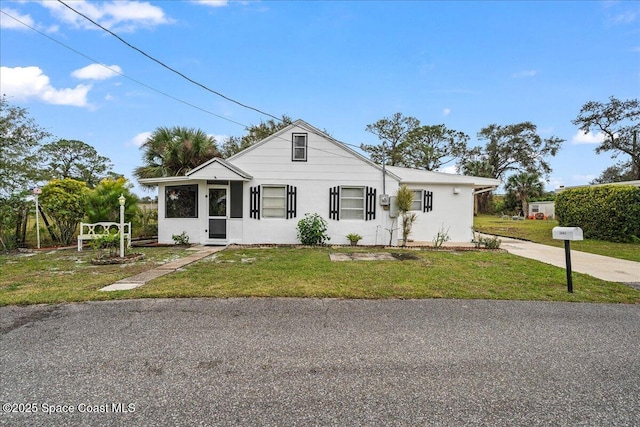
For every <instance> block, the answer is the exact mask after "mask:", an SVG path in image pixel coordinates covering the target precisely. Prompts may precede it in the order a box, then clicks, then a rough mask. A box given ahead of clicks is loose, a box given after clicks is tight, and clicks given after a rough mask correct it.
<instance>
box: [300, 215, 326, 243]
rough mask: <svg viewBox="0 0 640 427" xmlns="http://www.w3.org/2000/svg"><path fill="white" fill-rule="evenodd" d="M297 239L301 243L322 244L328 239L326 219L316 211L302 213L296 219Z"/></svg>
mask: <svg viewBox="0 0 640 427" xmlns="http://www.w3.org/2000/svg"><path fill="white" fill-rule="evenodd" d="M298 239H299V240H300V242H301V243H302V244H303V245H324V244H325V243H326V242H328V241H329V240H330V237H329V236H328V235H327V221H326V220H325V219H324V218H322V217H321V216H320V215H318V214H317V213H314V214H308V213H307V214H304V218H302V219H301V220H300V221H298Z"/></svg>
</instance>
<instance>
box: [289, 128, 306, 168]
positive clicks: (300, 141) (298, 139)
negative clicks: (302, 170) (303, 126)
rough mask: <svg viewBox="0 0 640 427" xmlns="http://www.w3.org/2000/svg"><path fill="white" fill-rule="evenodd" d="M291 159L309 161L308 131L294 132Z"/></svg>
mask: <svg viewBox="0 0 640 427" xmlns="http://www.w3.org/2000/svg"><path fill="white" fill-rule="evenodd" d="M291 160H292V161H294V162H306V161H307V134H306V133H294V134H293V141H292V148H291Z"/></svg>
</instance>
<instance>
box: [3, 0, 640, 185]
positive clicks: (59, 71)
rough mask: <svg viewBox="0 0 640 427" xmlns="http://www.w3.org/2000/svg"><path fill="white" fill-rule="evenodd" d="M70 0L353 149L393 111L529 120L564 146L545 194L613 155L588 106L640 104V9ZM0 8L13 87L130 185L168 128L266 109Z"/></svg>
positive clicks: (223, 88) (485, 120)
mask: <svg viewBox="0 0 640 427" xmlns="http://www.w3.org/2000/svg"><path fill="white" fill-rule="evenodd" d="M66 3H68V4H69V5H70V6H71V7H73V8H74V9H77V10H79V11H81V12H82V13H85V14H87V15H88V16H90V17H91V18H92V19H94V20H95V21H97V22H99V23H100V24H102V25H103V26H105V27H108V28H109V29H111V30H112V31H114V32H115V33H117V34H119V35H120V36H121V37H122V38H124V39H125V40H127V41H128V42H129V43H131V44H133V45H135V46H136V47H138V48H140V49H142V50H144V51H145V52H147V53H148V54H150V55H152V56H154V57H155V58H157V59H159V60H161V61H163V62H165V63H166V64H168V65H169V66H171V67H173V68H175V69H178V70H180V71H181V72H182V73H184V74H185V75H187V76H188V77H190V78H191V79H193V80H196V81H198V82H200V83H202V84H204V85H206V86H208V87H209V88H211V89H213V90H215V91H218V92H220V93H222V94H224V95H226V96H228V97H230V98H233V99H236V100H238V101H240V102H242V103H244V104H248V105H250V106H253V107H256V108H258V109H260V110H262V111H265V112H268V113H270V114H273V115H275V116H281V115H282V114H287V115H289V116H291V117H292V118H294V119H297V118H301V119H303V120H305V121H307V122H309V123H310V124H312V125H314V126H316V127H318V128H320V129H326V130H327V131H329V132H330V133H331V135H332V136H333V137H335V138H336V139H338V140H340V141H343V142H346V143H349V144H354V145H359V144H360V143H367V144H372V143H376V142H377V138H376V137H375V136H374V135H372V134H370V133H367V132H365V127H366V125H367V124H370V123H374V122H375V121H377V120H379V119H381V118H383V117H388V116H390V115H392V114H394V113H396V112H401V113H403V114H404V115H405V116H414V117H416V118H418V119H420V121H421V122H422V123H423V124H430V125H431V124H440V123H444V124H445V125H446V126H447V127H450V128H453V129H456V130H459V131H463V132H465V133H467V134H468V135H470V137H471V144H472V145H475V144H479V143H480V142H479V141H478V140H477V138H476V134H477V132H478V131H479V130H480V129H481V128H483V127H485V126H487V125H489V124H492V123H497V124H501V125H507V124H512V123H518V122H522V121H531V122H533V123H535V124H536V125H537V126H538V131H539V134H540V135H541V136H542V137H550V136H552V135H555V136H558V137H560V138H563V139H565V140H566V142H565V143H564V145H563V148H562V150H561V151H560V153H559V154H558V155H557V156H556V157H555V158H553V159H552V160H551V165H552V167H553V172H552V174H551V176H550V180H549V183H548V184H547V188H548V189H555V188H557V187H558V186H559V185H566V186H570V185H580V184H586V183H588V182H589V181H590V180H592V179H593V178H595V177H596V176H598V175H599V174H600V172H602V171H603V170H604V169H605V168H607V167H608V166H611V165H612V164H614V163H615V160H613V159H611V156H610V154H609V153H603V154H600V155H596V154H595V152H594V148H595V147H596V145H597V142H598V139H599V137H600V136H599V135H597V134H595V135H594V134H588V135H583V134H580V133H579V132H578V129H577V128H576V127H575V126H574V125H572V124H571V120H572V119H574V118H575V117H576V116H577V114H578V112H579V110H580V108H581V106H582V105H583V104H584V103H585V102H587V101H603V102H605V101H607V99H608V97H609V96H615V97H617V98H619V99H631V98H638V97H640V2H632V1H620V2H616V1H606V2H599V1H585V2H578V1H571V2H558V1H545V2H542V1H540V2H522V1H518V2H506V1H505V2H471V1H459V2H455V1H453V2H427V1H425V2H419V1H410V2H400V1H394V2H386V1H371V2H369V1H353V2H347V1H327V2H324V1H314V2H310V1H309V2H303V1H299V2H292V1H228V2H227V1H149V2H136V1H132V2H129V1H107V2H98V1H92V2H85V1H67V2H66ZM0 9H1V10H2V11H3V12H4V13H2V14H0V65H1V67H2V74H1V75H0V91H1V92H2V93H4V94H6V95H8V96H9V102H10V103H11V104H14V105H19V106H22V107H25V108H27V109H28V110H29V112H30V114H31V115H32V116H33V117H34V119H35V120H36V121H37V123H38V124H40V125H41V126H43V127H44V128H46V129H47V130H49V131H50V132H51V133H53V134H54V136H55V138H56V139H78V140H81V141H84V142H86V143H87V144H90V145H92V146H93V147H95V148H96V149H97V150H98V152H99V153H100V154H102V155H104V156H107V157H109V158H110V159H111V160H112V161H113V163H114V165H115V167H114V170H115V171H116V172H119V173H123V174H124V175H125V176H127V177H129V178H130V177H131V172H132V170H133V168H134V167H136V166H139V165H140V164H141V151H140V149H139V144H140V143H141V142H142V141H143V140H144V138H145V136H146V135H148V133H150V132H151V131H153V130H154V129H155V128H157V127H159V126H188V127H194V128H200V129H202V130H204V131H205V132H207V133H209V134H212V135H215V136H216V138H217V140H218V141H219V142H222V139H223V138H224V136H229V135H237V136H240V135H242V134H244V128H243V126H242V125H250V124H257V123H259V122H260V121H261V120H267V119H268V117H267V116H263V115H261V114H259V113H257V112H255V111H252V110H249V109H245V108H243V107H240V106H238V105H236V104H234V103H231V102H229V101H226V100H224V99H223V98H221V97H219V96H216V95H214V94H212V93H210V92H207V91H205V90H203V89H201V88H199V87H197V86H195V85H193V84H191V83H189V82H187V81H186V80H184V79H182V78H180V77H179V76H177V75H175V74H173V73H171V72H170V71H168V70H166V69H164V68H162V67H161V66H159V65H158V64H156V63H154V62H152V61H151V60H149V59H148V58H145V57H144V56H142V55H141V54H139V53H138V52H135V51H134V50H132V49H131V48H129V47H127V46H126V45H124V44H123V43H121V42H120V41H118V40H117V39H116V38H114V37H113V36H111V35H109V34H108V33H106V32H105V31H103V30H101V29H99V28H98V27H96V26H94V25H93V24H91V23H90V22H89V21H87V20H85V19H84V18H82V17H80V16H78V15H76V14H75V13H73V12H72V11H70V10H69V9H67V8H65V7H64V6H63V5H61V4H60V3H58V2H56V1H53V0H48V1H10V0H2V1H0ZM8 15H10V16H12V17H14V18H17V19H18V20H20V21H22V22H23V23H26V24H27V25H29V26H30V27H33V28H35V29H36V30H37V31H34V30H33V29H30V28H28V27H26V26H24V25H23V24H21V23H19V22H17V21H15V20H14V19H12V18H10V17H9V16H8ZM63 45H65V46H66V47H65V46H63ZM70 48H71V49H73V50H75V52H74V51H72V50H70ZM78 52H79V53H80V54H79V53H78ZM87 57H89V58H91V59H88V58H87ZM92 60H95V61H97V62H98V63H101V64H105V65H107V66H109V67H110V68H111V69H112V70H115V71H116V72H117V73H114V72H113V71H110V70H108V69H106V68H104V67H102V66H99V65H95V64H94V62H92ZM118 73H120V74H118ZM138 82H139V83H138ZM140 83H142V84H140ZM150 88H153V89H155V90H153V89H150ZM156 90H157V91H161V92H164V93H166V94H168V95H170V96H171V97H173V98H178V99H180V100H181V101H184V103H183V102H179V101H176V100H175V99H172V98H170V97H167V96H165V95H162V94H160V93H158V92H157V91H156ZM185 103H188V104H193V105H195V106H197V107H199V108H200V109H202V110H206V112H204V111H202V110H200V109H197V108H193V107H191V106H188V105H186V104H185ZM140 194H145V193H141V192H140Z"/></svg>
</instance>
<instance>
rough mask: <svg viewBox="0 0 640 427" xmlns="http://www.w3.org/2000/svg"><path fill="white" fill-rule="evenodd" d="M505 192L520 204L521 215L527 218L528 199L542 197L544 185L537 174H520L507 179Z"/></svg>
mask: <svg viewBox="0 0 640 427" xmlns="http://www.w3.org/2000/svg"><path fill="white" fill-rule="evenodd" d="M505 190H507V191H508V192H509V193H512V194H513V195H514V196H515V198H516V199H517V200H518V201H519V202H520V204H521V207H522V214H523V215H524V216H527V215H528V214H529V198H531V197H537V196H540V195H542V193H543V192H544V185H543V183H542V178H541V176H540V174H539V173H535V172H534V173H531V172H522V173H519V174H515V175H511V176H510V177H509V179H507V183H506V185H505Z"/></svg>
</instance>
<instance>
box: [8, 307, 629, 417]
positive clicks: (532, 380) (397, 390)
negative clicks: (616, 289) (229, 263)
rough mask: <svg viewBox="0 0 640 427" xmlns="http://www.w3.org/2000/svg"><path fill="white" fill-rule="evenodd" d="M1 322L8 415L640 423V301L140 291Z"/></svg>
mask: <svg viewBox="0 0 640 427" xmlns="http://www.w3.org/2000/svg"><path fill="white" fill-rule="evenodd" d="M0 331H1V334H0V403H2V404H3V405H2V408H3V409H2V411H0V424H2V425H29V426H57V425H60V426H62V425H87V426H89V425H91V426H99V425H116V426H117V425H122V426H132V425H176V426H178V425H182V426H196V425H224V426H228V425H247V426H293V425H300V426H304V425H320V426H325V425H335V426H346V425H349V426H358V425H367V426H371V425H385V426H386V425H442V426H445V425H446V426H452V425H491V426H514V425H526V426H534V425H558V426H569V425H585V426H595V425H607V426H624V425H627V426H637V425H640V306H632V305H610V304H577V303H541V302H514V301H480V300H473V301H460V300H410V301H401V300H383V301H362V300H314V299H307V300H301V299H228V300H215V299H185V300H133V301H114V302H100V303H83V304H65V305H53V306H31V307H3V308H0ZM14 410H16V411H23V412H24V411H31V412H30V413H14V412H11V411H14ZM7 411H10V412H9V413H7ZM34 411H35V413H34ZM54 411H59V412H58V413H52V414H47V413H46V412H54ZM64 411H66V413H65V412H64ZM71 411H72V412H71ZM69 412H70V413H69Z"/></svg>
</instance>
